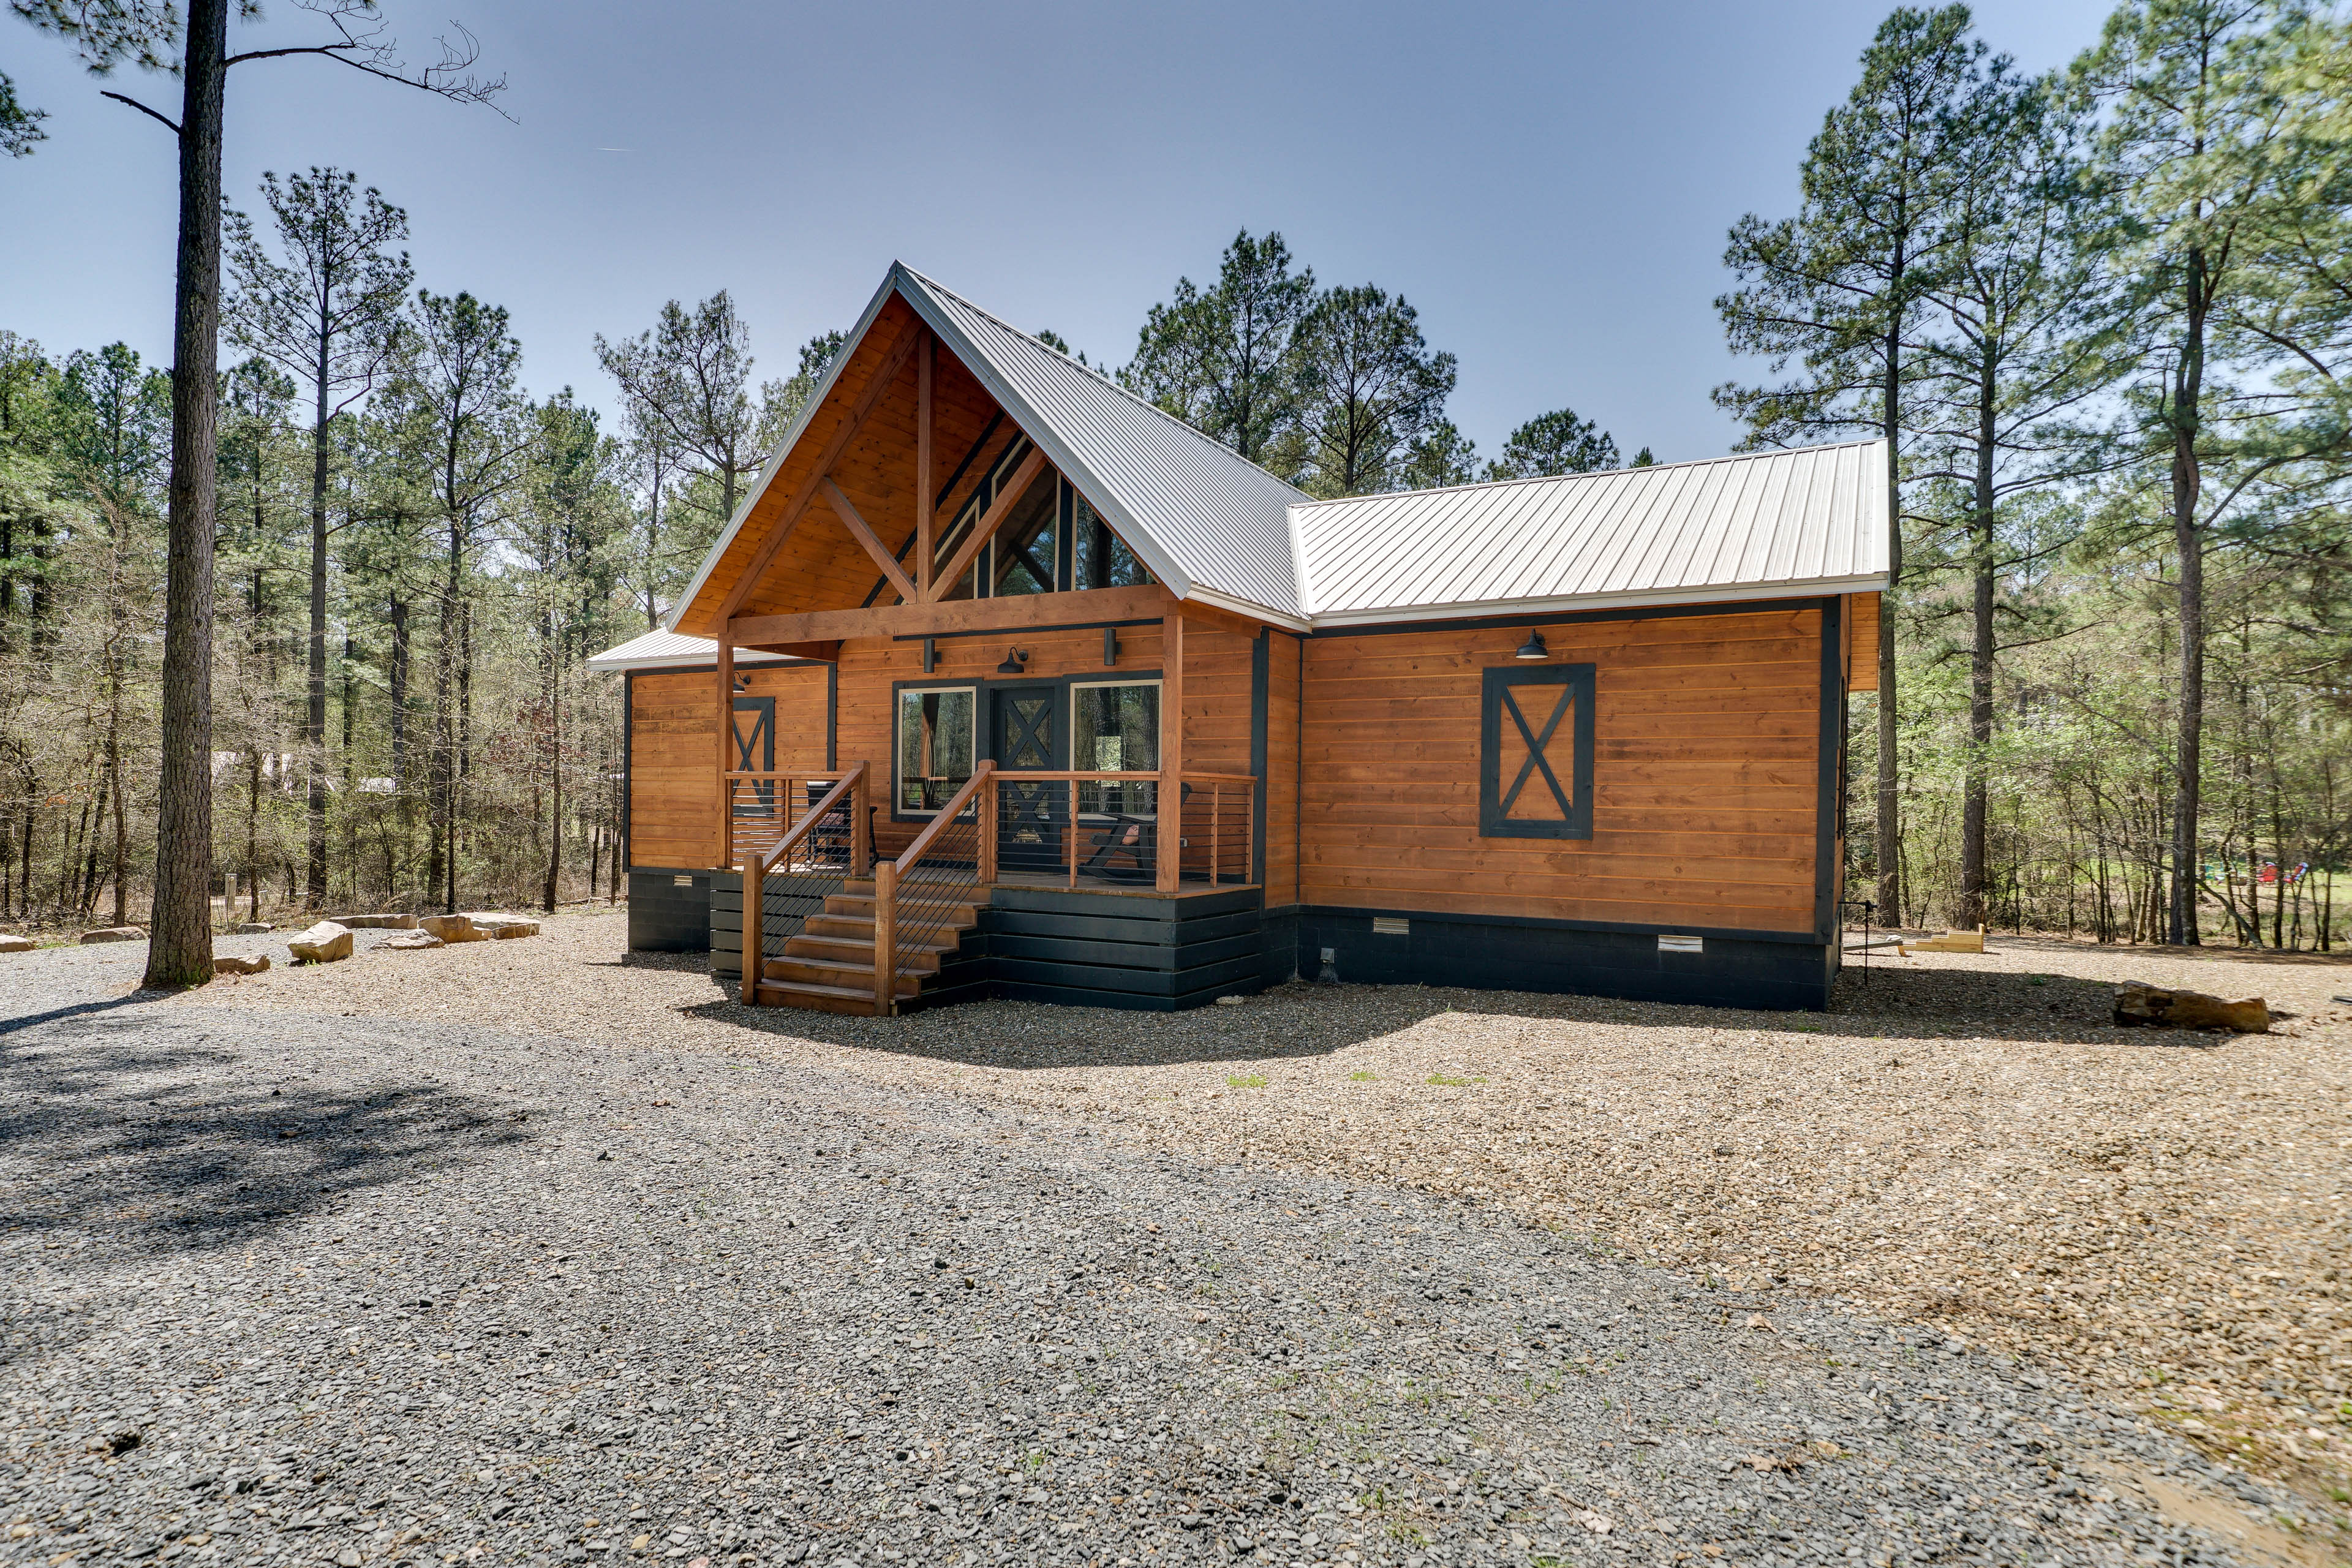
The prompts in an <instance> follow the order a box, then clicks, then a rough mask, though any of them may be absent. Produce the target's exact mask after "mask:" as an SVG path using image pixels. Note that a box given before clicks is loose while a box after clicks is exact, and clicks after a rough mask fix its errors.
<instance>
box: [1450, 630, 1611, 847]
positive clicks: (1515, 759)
mask: <svg viewBox="0 0 2352 1568" xmlns="http://www.w3.org/2000/svg"><path fill="white" fill-rule="evenodd" d="M1592 676H1593V667H1592V666H1591V665H1589V664H1552V665H1540V666H1538V667H1536V668H1523V667H1522V668H1512V667H1509V666H1506V667H1504V668H1498V669H1489V670H1487V671H1486V681H1485V688H1484V690H1483V691H1482V693H1481V701H1480V712H1479V732H1478V832H1479V834H1480V836H1481V837H1487V838H1590V837H1592V686H1593V679H1592Z"/></svg>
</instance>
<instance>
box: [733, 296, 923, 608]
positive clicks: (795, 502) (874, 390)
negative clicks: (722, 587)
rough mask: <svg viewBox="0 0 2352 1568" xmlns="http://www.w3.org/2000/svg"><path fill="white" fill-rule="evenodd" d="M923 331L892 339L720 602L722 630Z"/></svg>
mask: <svg viewBox="0 0 2352 1568" xmlns="http://www.w3.org/2000/svg"><path fill="white" fill-rule="evenodd" d="M923 331H924V329H923V323H922V321H921V320H920V319H919V318H918V319H916V320H915V321H911V322H909V323H908V325H907V326H906V327H905V328H903V329H901V330H900V331H899V333H898V337H897V339H896V340H894V341H893V342H892V343H891V345H890V353H889V357H888V358H887V359H886V360H884V361H883V362H882V368H881V369H880V370H878V371H877V372H876V373H875V374H874V379H873V380H871V381H869V382H867V383H866V390H865V391H864V392H861V393H859V394H858V395H857V402H856V405H854V406H852V408H851V409H850V411H849V417H848V418H846V419H845V420H843V421H842V423H841V428H840V429H838V430H835V432H834V433H833V439H832V440H830V441H827V442H826V443H825V444H824V451H823V452H821V453H819V454H818V456H817V459H816V464H815V466H814V468H811V469H810V470H809V477H808V478H807V479H803V480H802V481H801V486H800V489H796V490H794V491H793V499H792V500H790V501H788V502H787V503H785V506H784V510H782V512H780V513H778V514H777V517H776V521H774V523H772V524H771V525H770V527H769V529H768V534H767V537H766V538H765V539H763V540H761V542H760V548H759V549H758V550H757V551H755V552H753V553H752V556H751V563H750V564H749V565H747V566H746V567H745V568H744V569H743V574H742V575H741V576H740V577H738V578H736V579H735V586H734V587H732V588H730V589H729V590H728V592H727V597H726V599H725V600H723V601H722V602H721V603H720V605H719V626H720V628H721V629H722V630H724V629H725V627H726V625H727V622H728V620H729V619H730V617H731V616H733V615H734V614H735V612H736V611H738V610H740V609H741V608H742V607H743V601H744V599H745V598H747V597H748V596H749V595H751V589H752V586H753V585H754V584H757V583H758V582H759V581H760V577H761V574H763V573H764V572H766V571H767V569H768V567H769V565H770V563H772V562H773V561H774V560H775V559H776V552H778V551H780V550H782V548H783V547H784V541H785V540H787V539H789V538H791V537H792V532H793V528H794V526H795V525H797V524H798V523H799V522H800V520H801V514H802V513H803V512H805V511H806V510H808V506H809V502H810V501H812V500H815V499H816V490H817V486H818V485H819V484H821V483H822V482H823V481H824V479H825V478H826V476H828V475H830V474H831V473H832V472H833V466H834V465H835V463H837V462H839V461H840V460H841V455H842V453H844V452H845V451H847V450H848V449H849V443H850V442H851V441H853V440H855V439H856V436H857V433H858V431H860V430H862V429H864V428H865V427H866V420H867V419H869V418H871V417H872V416H873V414H874V410H875V409H876V408H877V406H878V405H880V404H881V402H882V395H883V394H884V393H885V392H887V391H889V390H890V385H891V384H892V383H893V382H895V381H897V380H898V373H899V372H900V371H902V370H904V369H906V368H907V360H908V356H909V355H911V354H912V353H914V352H915V345H916V344H917V343H919V342H922V338H923Z"/></svg>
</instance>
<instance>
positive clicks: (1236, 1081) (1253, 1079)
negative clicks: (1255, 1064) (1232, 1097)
mask: <svg viewBox="0 0 2352 1568" xmlns="http://www.w3.org/2000/svg"><path fill="white" fill-rule="evenodd" d="M1225 1082H1226V1084H1227V1085H1228V1086H1229V1087H1231V1088H1234V1089H1264V1088H1265V1074H1264V1073H1262V1072H1229V1073H1227V1074H1226V1075H1225Z"/></svg>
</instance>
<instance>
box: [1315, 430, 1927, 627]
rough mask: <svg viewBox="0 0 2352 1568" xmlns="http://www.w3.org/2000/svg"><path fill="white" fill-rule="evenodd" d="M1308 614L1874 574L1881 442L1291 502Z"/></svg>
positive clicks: (1325, 618) (1676, 591)
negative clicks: (1348, 497) (1556, 476)
mask: <svg viewBox="0 0 2352 1568" xmlns="http://www.w3.org/2000/svg"><path fill="white" fill-rule="evenodd" d="M1290 520H1291V526H1292V527H1293V528H1294V529H1295V530H1296V531H1297V540H1298V559H1299V563H1300V576H1301V581H1300V584H1299V590H1300V591H1299V599H1300V602H1301V605H1302V606H1303V607H1304V608H1305V609H1306V611H1307V614H1308V616H1310V617H1311V618H1312V619H1313V621H1314V624H1315V625H1317V626H1337V625H1347V624H1349V623H1358V622H1367V621H1391V620H1400V619H1407V618H1410V619H1438V618H1444V617H1447V616H1474V615H1493V614H1496V613H1498V612H1502V611H1513V610H1529V609H1534V610H1550V609H1558V610H1563V611H1565V610H1573V609H1583V608H1593V609H1599V608H1605V607H1608V606H1610V605H1662V604H1675V603H1697V602H1705V601H1712V600H1721V599H1756V598H1769V597H1773V596H1776V595H1786V594H1790V593H1799V592H1812V593H1821V592H1846V593H1860V592H1868V591H1871V590H1874V589H1880V588H1884V587H1885V585H1886V574H1887V549H1886V547H1887V538H1886V447H1885V443H1884V442H1879V441H1856V442H1850V443H1846V444H1843V445H1840V446H1833V447H1801V448H1798V449H1796V450H1793V451H1775V452H1755V453H1743V454H1741V455H1739V456H1737V457H1730V458H1708V459H1706V460H1704V461H1701V462H1695V463H1662V464H1658V465H1655V466H1654V467H1649V468H1621V469H1614V470H1612V471H1609V472H1606V473H1597V474H1566V475H1561V476H1559V477H1558V478H1555V479H1506V480H1500V481H1497V482H1495V483H1490V484H1482V485H1463V486H1458V487H1456V488H1454V489H1442V490H1405V491H1399V492H1395V493H1391V494H1385V495H1370V496H1357V497H1352V498H1350V499H1348V500H1332V501H1314V502H1308V503H1305V504H1301V505H1298V506H1294V507H1293V508H1291V510H1290Z"/></svg>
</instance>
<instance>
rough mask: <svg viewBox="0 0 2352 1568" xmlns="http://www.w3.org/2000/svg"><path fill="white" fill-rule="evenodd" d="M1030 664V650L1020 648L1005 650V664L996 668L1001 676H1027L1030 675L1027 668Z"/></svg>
mask: <svg viewBox="0 0 2352 1568" xmlns="http://www.w3.org/2000/svg"><path fill="white" fill-rule="evenodd" d="M1028 663H1029V650H1028V649H1026V648H1018V647H1013V648H1007V649H1005V650H1004V662H1003V664H1000V665H998V666H997V667H996V673H997V674H999V675H1026V674H1027V673H1028V669H1027V668H1026V666H1027V665H1028Z"/></svg>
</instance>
